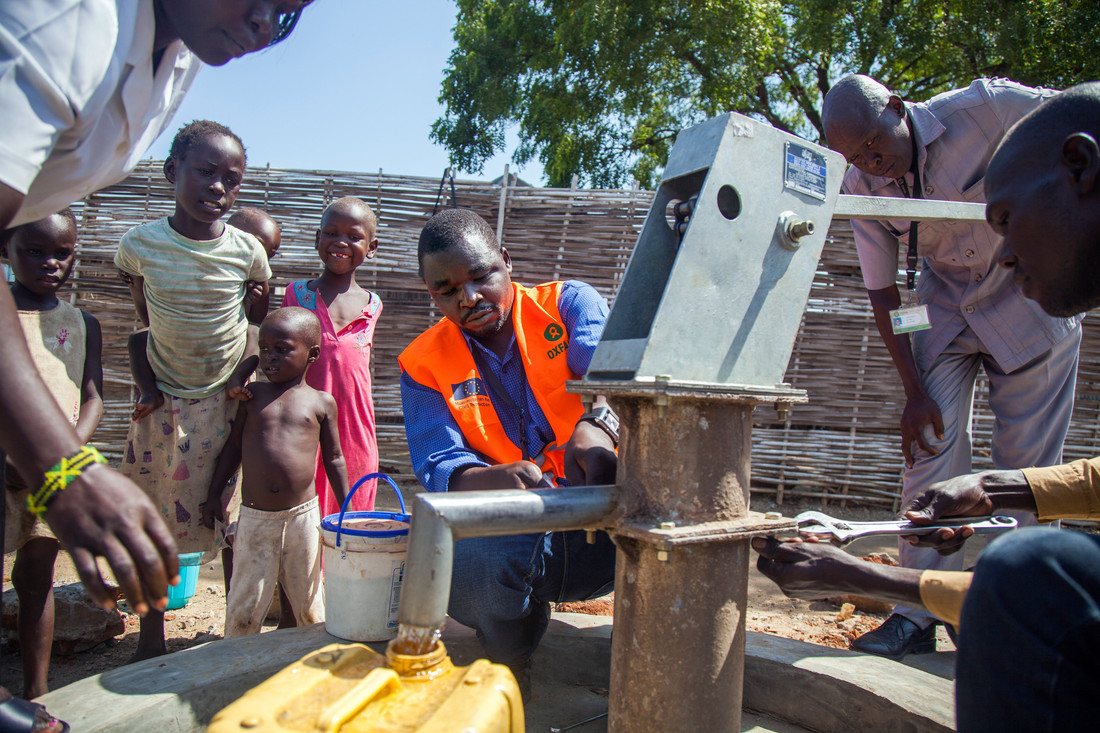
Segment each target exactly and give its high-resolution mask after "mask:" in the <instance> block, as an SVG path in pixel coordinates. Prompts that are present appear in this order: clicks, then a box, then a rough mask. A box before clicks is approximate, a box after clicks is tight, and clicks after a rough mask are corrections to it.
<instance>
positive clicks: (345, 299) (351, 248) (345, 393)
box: [283, 197, 382, 517]
mask: <svg viewBox="0 0 1100 733" xmlns="http://www.w3.org/2000/svg"><path fill="white" fill-rule="evenodd" d="M377 226H378V220H377V218H376V217H375V215H374V212H373V211H372V210H371V208H370V206H368V205H367V204H366V203H364V202H363V201H361V200H359V199H357V198H351V197H348V198H342V199H337V200H336V201H333V202H332V203H331V204H330V205H329V207H328V208H327V209H325V212H324V214H322V216H321V228H320V229H319V230H318V231H317V235H316V242H317V253H318V254H319V255H320V256H321V262H322V263H323V264H324V266H325V269H324V271H323V272H322V273H321V275H320V276H319V277H317V278H316V279H314V280H308V281H305V280H302V281H298V282H294V283H291V284H290V285H288V286H287V288H286V294H285V295H284V296H283V305H284V306H294V305H297V306H301V307H303V308H308V309H309V310H311V311H313V312H314V313H316V314H317V318H318V319H319V320H320V322H321V356H320V357H319V358H318V359H317V363H316V364H314V365H313V367H312V368H311V369H310V370H309V374H308V375H307V376H306V382H307V383H308V384H309V386H311V387H313V388H314V389H319V390H321V391H323V392H328V393H329V394H331V395H332V396H333V397H334V398H335V399H336V404H337V406H338V407H339V408H340V409H339V413H338V416H337V419H338V420H339V423H338V424H339V428H340V445H342V446H343V448H344V458H345V460H346V461H347V467H348V480H349V481H350V482H351V483H353V484H354V483H355V482H356V481H357V480H358V479H359V478H360V477H362V476H365V475H366V474H368V473H374V472H376V471H377V470H378V443H377V440H376V438H375V433H374V400H373V398H372V397H371V377H370V355H371V348H372V345H373V342H374V327H375V325H376V324H377V323H378V317H379V315H381V313H382V301H381V299H379V297H378V295H377V294H375V293H372V292H370V291H368V290H363V288H361V287H359V284H358V283H357V282H355V270H356V268H357V267H359V265H361V264H363V261H364V260H367V259H370V258H371V257H374V253H375V250H377V249H378V239H377V237H376V236H375V231H376V229H377ZM316 474H317V475H316V482H317V496H318V497H319V498H320V500H321V516H322V517H324V516H327V515H329V514H335V513H337V512H339V511H340V503H341V502H340V501H337V497H336V496H334V494H333V492H332V491H330V490H329V485H328V482H327V481H326V480H325V471H324V467H323V465H322V463H321V462H320V461H318V463H317V472H316ZM374 492H375V487H374V481H370V482H369V485H367V484H364V485H363V486H361V487H360V488H359V490H358V491H356V492H355V496H353V497H352V500H351V502H352V503H351V506H350V507H349V510H351V509H355V510H357V511H361V510H368V509H373V508H374Z"/></svg>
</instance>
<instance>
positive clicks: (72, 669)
mask: <svg viewBox="0 0 1100 733" xmlns="http://www.w3.org/2000/svg"><path fill="white" fill-rule="evenodd" d="M753 508H754V509H755V510H757V511H774V510H777V509H778V510H781V511H782V512H783V514H784V515H785V516H793V515H795V514H797V513H798V512H799V511H802V510H804V509H819V510H821V511H825V512H826V513H828V514H830V515H832V516H835V517H838V518H847V519H850V520H864V521H873V520H881V519H889V518H890V515H889V513H888V512H886V511H885V510H874V509H867V508H859V507H849V508H847V509H841V508H840V507H839V506H837V505H829V506H826V507H822V506H820V505H815V504H806V505H798V504H791V503H787V504H785V505H784V506H782V507H775V506H774V505H772V504H771V503H770V502H768V501H766V500H754V501H753ZM883 550H886V552H883ZM888 550H889V546H888V544H883V545H882V547H881V548H875V552H874V554H875V555H879V554H883V555H889V554H895V555H896V552H894V553H890V552H889V551H888ZM861 554H862V553H861ZM876 559H877V558H876ZM12 560H13V556H7V557H5V558H4V575H3V587H4V588H5V589H10V588H11V581H10V577H11V562H12ZM72 582H78V578H77V575H76V572H75V571H74V570H73V567H72V564H71V562H70V561H69V558H68V556H67V555H64V554H62V556H61V557H60V558H59V561H58V568H57V573H56V579H55V585H57V586H60V585H65V584H67V583H72ZM834 600H835V602H830V601H815V602H806V601H800V600H793V599H789V598H786V597H784V596H783V595H782V594H781V593H779V592H778V590H777V589H776V587H775V585H774V584H773V583H771V582H770V581H768V580H767V579H766V578H764V577H763V576H761V575H760V574H759V573H757V572H756V569H755V567H753V568H752V569H751V571H750V578H749V604H748V614H747V617H746V626H747V627H748V629H749V630H750V631H758V632H763V633H767V634H775V635H778V636H783V637H787V638H790V639H798V640H802V641H807V642H812V643H815V644H821V645H824V646H829V647H835V648H847V647H848V644H849V643H850V641H851V640H852V639H854V638H855V637H857V636H859V635H860V634H863V633H864V632H866V631H869V630H871V629H873V628H875V627H876V626H878V625H879V624H880V623H881V622H882V620H883V619H884V618H885V616H886V614H888V613H889V608H888V607H887V606H883V605H881V604H878V605H875V604H864V603H862V602H859V599H834ZM840 600H856V601H857V603H856V609H855V611H854V613H853V614H852V615H851V616H850V617H849V618H846V619H844V616H845V615H847V614H848V611H849V610H850V609H844V608H843V607H842V605H841V603H840V602H839V601H840ZM119 608H120V611H122V612H123V615H124V620H125V629H126V631H125V633H124V634H123V635H121V636H118V637H115V638H114V639H111V640H108V641H106V642H104V643H102V644H100V645H98V646H96V647H94V648H92V649H90V650H87V651H83V652H79V653H76V654H70V655H65V656H63V655H60V654H57V653H55V654H54V656H53V659H52V661H51V665H50V688H51V689H57V688H59V687H62V686H64V685H67V684H69V683H71V682H75V681H77V680H79V679H83V678H85V677H88V676H90V675H94V674H99V673H101V672H106V671H109V670H111V669H114V668H116V667H119V666H122V665H124V664H126V663H127V662H128V661H129V660H130V658H131V657H132V656H133V655H134V652H135V650H136V648H137V637H138V624H139V619H138V616H136V615H135V614H133V613H131V612H130V611H129V608H128V607H127V605H126V602H125V600H123V601H122V602H121V603H120V607H119ZM612 608H613V602H612V600H611V597H609V598H607V599H600V600H597V601H590V602H587V603H584V604H572V603H570V604H562V607H561V610H563V611H571V612H582V613H592V614H598V615H611V614H612ZM269 615H270V614H269ZM224 624H225V592H224V586H223V583H222V570H221V564H220V563H219V562H214V563H210V564H208V565H204V566H203V567H202V569H201V571H200V573H199V580H198V585H197V589H196V592H195V595H194V596H193V597H192V598H191V600H190V601H189V602H188V603H187V605H186V606H184V607H183V608H181V609H178V610H175V611H168V612H167V614H166V615H165V630H166V637H167V642H168V649H169V652H175V651H180V650H182V649H187V648H189V647H192V646H196V645H198V644H202V643H205V642H208V641H213V640H215V639H219V638H221V636H222V631H223V629H224ZM275 626H276V620H269V622H268V623H267V624H266V625H265V627H264V631H270V630H273V629H274V628H275ZM940 636H941V639H940V641H941V644H940V648H941V649H944V648H945V645H946V644H950V642H948V641H947V640H946V635H944V634H943V633H942V632H941V634H940ZM2 644H3V647H2V652H3V653H2V654H0V657H2V662H0V684H3V685H4V686H6V687H8V689H10V690H12V691H13V692H15V693H16V694H18V692H19V691H20V690H21V689H22V686H23V682H22V667H21V659H20V656H19V651H18V644H17V643H16V642H15V640H14V631H11V632H9V631H7V630H5V631H4V640H3V642H2ZM165 663H166V664H170V663H171V655H170V654H169V655H168V656H166V657H165Z"/></svg>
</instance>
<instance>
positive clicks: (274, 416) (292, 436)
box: [202, 308, 348, 637]
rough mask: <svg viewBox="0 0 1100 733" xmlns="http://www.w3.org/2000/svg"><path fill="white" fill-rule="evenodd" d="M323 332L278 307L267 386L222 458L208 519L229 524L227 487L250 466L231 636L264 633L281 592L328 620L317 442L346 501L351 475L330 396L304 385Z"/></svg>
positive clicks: (237, 422) (314, 618)
mask: <svg viewBox="0 0 1100 733" xmlns="http://www.w3.org/2000/svg"><path fill="white" fill-rule="evenodd" d="M320 337H321V329H320V323H319V322H318V320H317V317H316V316H315V315H314V314H313V313H312V312H310V311H308V310H306V309H305V308H280V309H279V310H277V311H274V312H273V313H271V315H269V316H268V317H267V319H266V320H264V322H263V324H262V325H261V326H260V335H259V347H260V369H261V370H262V371H263V373H264V375H265V376H266V377H267V379H268V381H267V382H256V383H253V384H251V385H249V391H250V393H251V395H252V398H251V399H250V400H248V401H244V402H241V403H240V406H239V407H238V409H237V416H236V418H235V419H234V421H233V431H232V433H231V434H230V437H229V442H228V443H227V444H226V446H225V448H224V449H223V450H222V452H221V455H220V456H218V463H217V466H216V467H215V469H214V477H213V479H212V480H211V482H210V494H209V496H208V498H207V500H206V504H205V506H204V507H203V512H202V517H203V523H204V524H206V526H207V527H213V526H214V519H215V517H217V518H219V519H221V520H222V521H224V519H225V517H224V509H223V506H222V501H221V497H222V491H223V489H224V488H225V485H226V483H227V482H228V480H229V477H230V476H232V475H233V473H234V472H235V471H236V470H237V467H238V466H241V465H242V464H243V472H242V475H243V481H242V483H243V486H242V489H241V516H240V520H239V522H238V526H237V534H236V539H235V540H234V544H233V551H234V552H233V554H234V558H233V585H232V587H231V588H230V591H229V597H228V598H227V599H226V611H225V616H226V620H225V636H226V637H230V636H244V635H246V634H255V633H258V632H259V630H260V626H261V624H262V623H263V620H264V616H265V615H266V614H267V608H268V606H269V605H270V604H271V599H272V596H273V594H274V591H275V583H276V581H278V582H279V584H281V585H282V587H283V588H284V589H285V590H286V594H287V597H288V598H289V599H290V602H291V604H292V606H293V608H294V611H295V615H296V618H297V622H298V625H299V626H302V625H306V624H313V623H317V622H319V621H323V620H324V617H325V608H324V601H323V599H322V596H321V555H320V523H321V516H320V511H319V510H318V506H317V492H316V490H315V489H314V485H313V472H314V469H315V467H316V463H315V456H316V446H317V445H318V444H320V446H321V457H322V459H323V460H324V463H325V470H326V473H327V474H328V480H329V482H330V483H331V485H332V488H333V490H334V491H335V492H336V496H337V498H338V499H339V500H340V501H341V503H342V502H343V500H344V497H345V496H347V492H348V478H347V470H346V468H345V465H344V455H343V453H342V452H341V450H340V437H339V434H338V433H337V429H336V402H335V400H333V398H332V396H331V395H329V394H327V393H325V392H320V391H318V390H315V389H313V388H312V387H310V386H309V385H308V384H306V383H305V379H304V377H305V373H306V369H307V367H308V366H309V365H310V364H311V363H313V362H314V361H316V359H317V356H318V354H320Z"/></svg>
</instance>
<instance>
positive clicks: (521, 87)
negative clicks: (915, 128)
mask: <svg viewBox="0 0 1100 733" xmlns="http://www.w3.org/2000/svg"><path fill="white" fill-rule="evenodd" d="M457 3H458V20H457V24H456V26H455V30H454V38H455V44H456V45H455V49H454V51H453V52H452V54H451V58H450V65H449V67H448V69H447V71H446V75H445V78H444V81H443V88H442V92H441V95H440V101H441V102H443V103H444V104H445V105H446V110H445V113H444V115H443V116H442V117H441V118H440V119H439V120H437V121H436V123H435V125H434V126H433V128H432V138H433V139H434V140H435V141H436V142H439V143H441V144H443V145H444V146H445V147H446V148H447V149H448V150H449V151H450V154H451V157H452V161H453V163H454V165H455V166H456V167H458V168H461V169H463V170H466V171H471V172H480V171H481V167H482V165H483V164H484V162H485V161H486V160H487V159H488V158H490V157H491V156H492V155H493V154H494V153H496V152H497V151H499V150H502V149H503V148H504V145H505V131H506V130H507V129H508V128H509V127H510V126H513V125H518V130H519V138H520V143H519V146H518V147H517V149H516V150H515V151H514V155H513V160H515V162H517V163H519V164H523V163H526V162H528V161H530V160H533V159H535V158H537V159H539V160H540V161H541V162H542V165H543V168H544V170H545V172H546V176H547V178H548V182H549V184H550V185H552V186H565V185H568V184H569V181H570V179H571V177H572V176H573V175H574V174H577V175H579V176H580V177H581V179H582V180H583V181H585V182H587V183H589V184H591V185H595V186H618V185H623V184H624V183H625V182H627V181H628V180H629V179H630V178H632V177H633V178H634V179H636V180H638V181H640V182H641V183H642V184H643V185H646V186H652V185H653V184H654V183H655V178H656V175H657V173H658V171H659V169H660V167H661V166H662V165H663V163H664V161H665V160H666V158H667V156H668V152H669V150H670V148H671V146H672V142H673V140H674V138H675V135H676V132H677V131H678V130H680V129H681V128H683V127H686V126H688V125H692V124H696V123H698V122H701V121H702V120H704V119H707V118H708V117H713V116H715V115H717V114H721V113H722V112H726V111H729V110H733V111H737V112H742V113H744V114H749V115H752V116H754V117H757V118H759V119H762V120H765V121H767V122H769V123H770V124H772V125H774V126H775V127H778V128H781V129H784V130H788V131H791V132H794V133H797V134H799V135H802V136H803V137H806V138H808V139H810V140H814V141H817V142H824V139H823V131H822V127H821V115H820V105H821V99H822V97H823V96H824V94H825V92H827V91H828V89H829V86H830V85H831V83H832V82H834V81H835V80H836V79H837V78H839V77H840V76H843V75H844V74H848V73H863V74H869V75H871V76H874V77H875V78H877V79H879V80H880V81H882V82H883V83H884V84H886V85H887V86H889V87H890V88H892V89H894V90H896V91H897V92H898V93H899V94H901V95H902V96H903V97H904V98H906V99H912V100H915V101H920V100H923V99H927V98H928V97H930V96H932V95H934V94H936V93H938V92H941V91H945V90H947V89H952V88H955V87H959V86H965V85H966V84H968V83H969V82H970V81H971V80H972V79H975V78H978V77H982V76H1005V77H1009V78H1012V79H1014V80H1016V81H1019V82H1023V83H1025V84H1031V85H1045V86H1052V87H1059V88H1061V87H1065V86H1069V85H1071V84H1075V83H1077V82H1081V81H1086V80H1089V79H1095V78H1100V54H1098V53H1097V52H1096V49H1097V48H1098V35H1100V30H1098V29H1100V3H1098V2H1097V0H786V1H781V0H676V1H661V0H618V1H616V0H585V1H584V2H581V0H457Z"/></svg>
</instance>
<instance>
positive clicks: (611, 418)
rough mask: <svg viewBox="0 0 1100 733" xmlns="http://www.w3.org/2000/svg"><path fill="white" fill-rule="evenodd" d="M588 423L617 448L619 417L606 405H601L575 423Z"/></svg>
mask: <svg viewBox="0 0 1100 733" xmlns="http://www.w3.org/2000/svg"><path fill="white" fill-rule="evenodd" d="M585 420H587V421H589V422H591V423H593V424H594V425H596V426H597V427H599V428H600V429H602V430H603V431H604V432H605V433H607V434H608V435H610V436H611V442H612V443H614V444H615V447H616V448H618V447H619V416H618V415H616V414H615V411H614V410H612V409H611V408H610V407H608V406H607V405H601V406H599V407H597V408H595V409H594V410H592V412H588V413H585V414H584V415H583V416H582V417H581V419H580V420H578V421H577V422H583V421H585Z"/></svg>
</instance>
